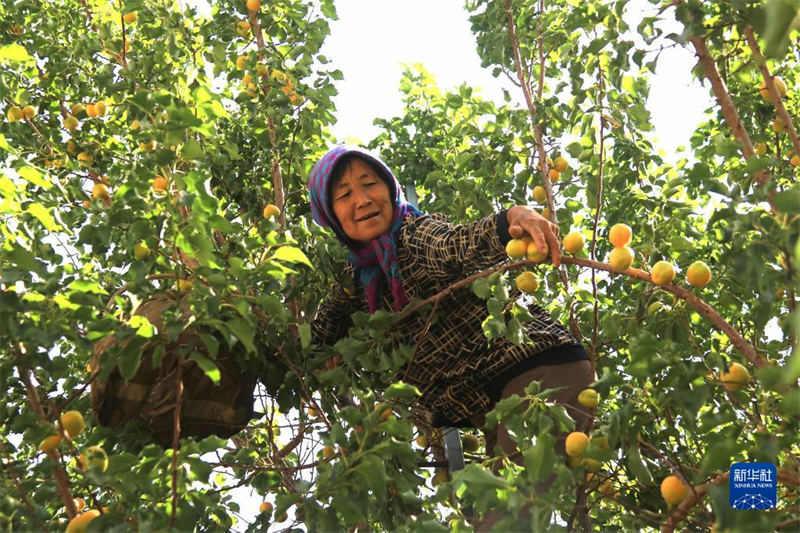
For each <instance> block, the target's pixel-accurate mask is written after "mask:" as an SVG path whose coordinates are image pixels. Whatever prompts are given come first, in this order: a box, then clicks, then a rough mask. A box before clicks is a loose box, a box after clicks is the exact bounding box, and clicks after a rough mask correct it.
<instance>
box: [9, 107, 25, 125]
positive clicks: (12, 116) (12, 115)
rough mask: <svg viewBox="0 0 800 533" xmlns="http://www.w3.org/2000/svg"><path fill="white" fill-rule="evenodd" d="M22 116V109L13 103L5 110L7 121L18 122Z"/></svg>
mask: <svg viewBox="0 0 800 533" xmlns="http://www.w3.org/2000/svg"><path fill="white" fill-rule="evenodd" d="M23 116H24V115H23V113H22V109H20V108H19V107H17V106H15V105H12V106H11V107H9V108H8V112H6V118H7V119H8V121H9V122H19V121H20V120H22V117H23Z"/></svg>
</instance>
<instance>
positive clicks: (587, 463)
mask: <svg viewBox="0 0 800 533" xmlns="http://www.w3.org/2000/svg"><path fill="white" fill-rule="evenodd" d="M581 465H582V466H583V468H585V469H586V470H588V471H589V472H599V471H600V468H601V467H602V466H603V463H601V462H600V461H598V460H597V459H592V458H591V457H584V458H583V459H581Z"/></svg>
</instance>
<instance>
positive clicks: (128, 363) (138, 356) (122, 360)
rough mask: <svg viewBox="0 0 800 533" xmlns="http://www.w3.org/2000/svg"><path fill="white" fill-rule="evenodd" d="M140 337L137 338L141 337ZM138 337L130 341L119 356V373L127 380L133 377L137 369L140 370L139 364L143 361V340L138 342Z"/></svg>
mask: <svg viewBox="0 0 800 533" xmlns="http://www.w3.org/2000/svg"><path fill="white" fill-rule="evenodd" d="M140 338H141V337H138V338H137V339H140ZM137 339H134V340H132V341H131V342H129V343H128V344H127V345H126V346H125V347H124V348H123V349H122V353H121V354H120V357H119V373H120V374H121V375H122V378H123V379H124V380H126V381H130V380H131V379H133V376H135V375H136V371H137V370H139V365H140V364H141V362H142V350H141V347H142V342H144V339H142V342H137Z"/></svg>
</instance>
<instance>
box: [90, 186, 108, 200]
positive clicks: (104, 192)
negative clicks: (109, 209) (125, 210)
mask: <svg viewBox="0 0 800 533" xmlns="http://www.w3.org/2000/svg"><path fill="white" fill-rule="evenodd" d="M110 199H111V194H109V192H108V189H107V188H106V186H105V185H103V184H102V183H95V184H94V185H93V186H92V200H103V201H106V200H110Z"/></svg>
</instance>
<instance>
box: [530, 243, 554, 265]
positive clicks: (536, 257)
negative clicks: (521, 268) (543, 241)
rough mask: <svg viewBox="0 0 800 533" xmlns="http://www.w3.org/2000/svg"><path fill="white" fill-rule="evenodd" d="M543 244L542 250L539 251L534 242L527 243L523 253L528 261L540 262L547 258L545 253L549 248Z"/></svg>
mask: <svg viewBox="0 0 800 533" xmlns="http://www.w3.org/2000/svg"><path fill="white" fill-rule="evenodd" d="M546 246H547V245H545V249H544V251H540V250H539V247H538V246H537V245H536V243H535V242H533V241H531V242H529V243H528V248H527V250H525V255H526V257H527V259H528V261H533V262H534V263H541V262H542V261H544V260H545V259H547V254H548V253H549V251H550V250H548V249H547V247H546Z"/></svg>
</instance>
